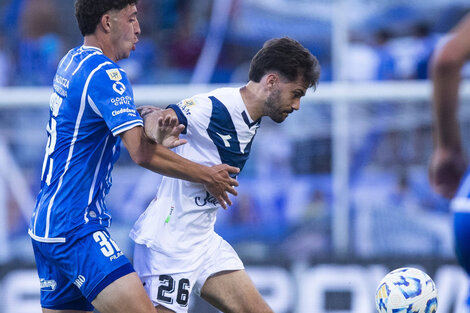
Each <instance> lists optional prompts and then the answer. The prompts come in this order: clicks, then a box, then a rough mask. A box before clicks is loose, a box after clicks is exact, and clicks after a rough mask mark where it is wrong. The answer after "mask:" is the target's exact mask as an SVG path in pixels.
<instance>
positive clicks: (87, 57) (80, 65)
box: [72, 51, 111, 76]
mask: <svg viewBox="0 0 470 313" xmlns="http://www.w3.org/2000/svg"><path fill="white" fill-rule="evenodd" d="M97 54H102V53H101V51H96V52H93V53H92V54H89V55H87V56H86V57H85V58H84V59H83V60H81V61H80V63H78V66H77V68H76V69H75V71H73V73H72V76H73V75H75V73H77V71H78V70H79V69H80V67H82V65H83V63H85V61H86V60H88V59H89V58H91V57H92V56H94V55H97ZM103 64H104V65H107V64H111V62H104V63H103ZM100 66H101V64H100Z"/></svg>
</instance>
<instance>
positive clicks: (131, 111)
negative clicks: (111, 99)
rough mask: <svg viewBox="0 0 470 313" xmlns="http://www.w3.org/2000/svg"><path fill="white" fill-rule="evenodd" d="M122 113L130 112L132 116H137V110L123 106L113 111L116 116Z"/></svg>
mask: <svg viewBox="0 0 470 313" xmlns="http://www.w3.org/2000/svg"><path fill="white" fill-rule="evenodd" d="M122 113H128V114H129V115H130V116H137V115H136V112H135V110H133V109H129V108H122V109H119V110H114V111H113V112H111V114H112V115H113V116H116V115H119V114H122Z"/></svg>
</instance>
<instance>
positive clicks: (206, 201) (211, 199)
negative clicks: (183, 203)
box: [194, 191, 219, 206]
mask: <svg viewBox="0 0 470 313" xmlns="http://www.w3.org/2000/svg"><path fill="white" fill-rule="evenodd" d="M194 203H196V205H197V206H205V205H207V204H209V203H210V204H212V205H218V204H219V202H218V201H217V199H216V198H215V197H214V196H212V195H211V194H210V193H209V192H207V191H206V197H205V198H204V199H201V197H196V198H194Z"/></svg>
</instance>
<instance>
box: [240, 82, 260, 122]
mask: <svg viewBox="0 0 470 313" xmlns="http://www.w3.org/2000/svg"><path fill="white" fill-rule="evenodd" d="M240 94H241V96H242V99H243V102H244V103H245V106H246V109H247V110H248V115H249V116H250V117H251V119H252V120H253V121H256V120H257V119H259V118H260V117H261V116H262V115H263V106H264V102H265V100H266V99H265V98H264V91H263V90H262V86H261V85H260V84H259V83H254V82H252V81H249V82H248V84H246V85H245V86H243V87H242V88H240Z"/></svg>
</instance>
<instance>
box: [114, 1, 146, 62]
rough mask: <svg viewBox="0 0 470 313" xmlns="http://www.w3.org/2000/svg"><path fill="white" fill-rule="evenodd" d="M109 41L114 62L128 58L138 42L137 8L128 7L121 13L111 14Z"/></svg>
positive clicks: (133, 6)
mask: <svg viewBox="0 0 470 313" xmlns="http://www.w3.org/2000/svg"><path fill="white" fill-rule="evenodd" d="M110 15H111V23H112V27H111V38H112V39H111V40H112V44H113V48H114V54H115V56H116V61H118V60H121V59H125V58H128V57H129V55H130V53H131V50H132V51H133V50H135V45H136V44H137V42H138V41H139V39H138V36H139V35H140V26H139V21H138V20H137V8H136V6H135V5H128V6H127V7H126V8H124V9H122V10H121V11H116V12H114V13H111V14H110Z"/></svg>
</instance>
